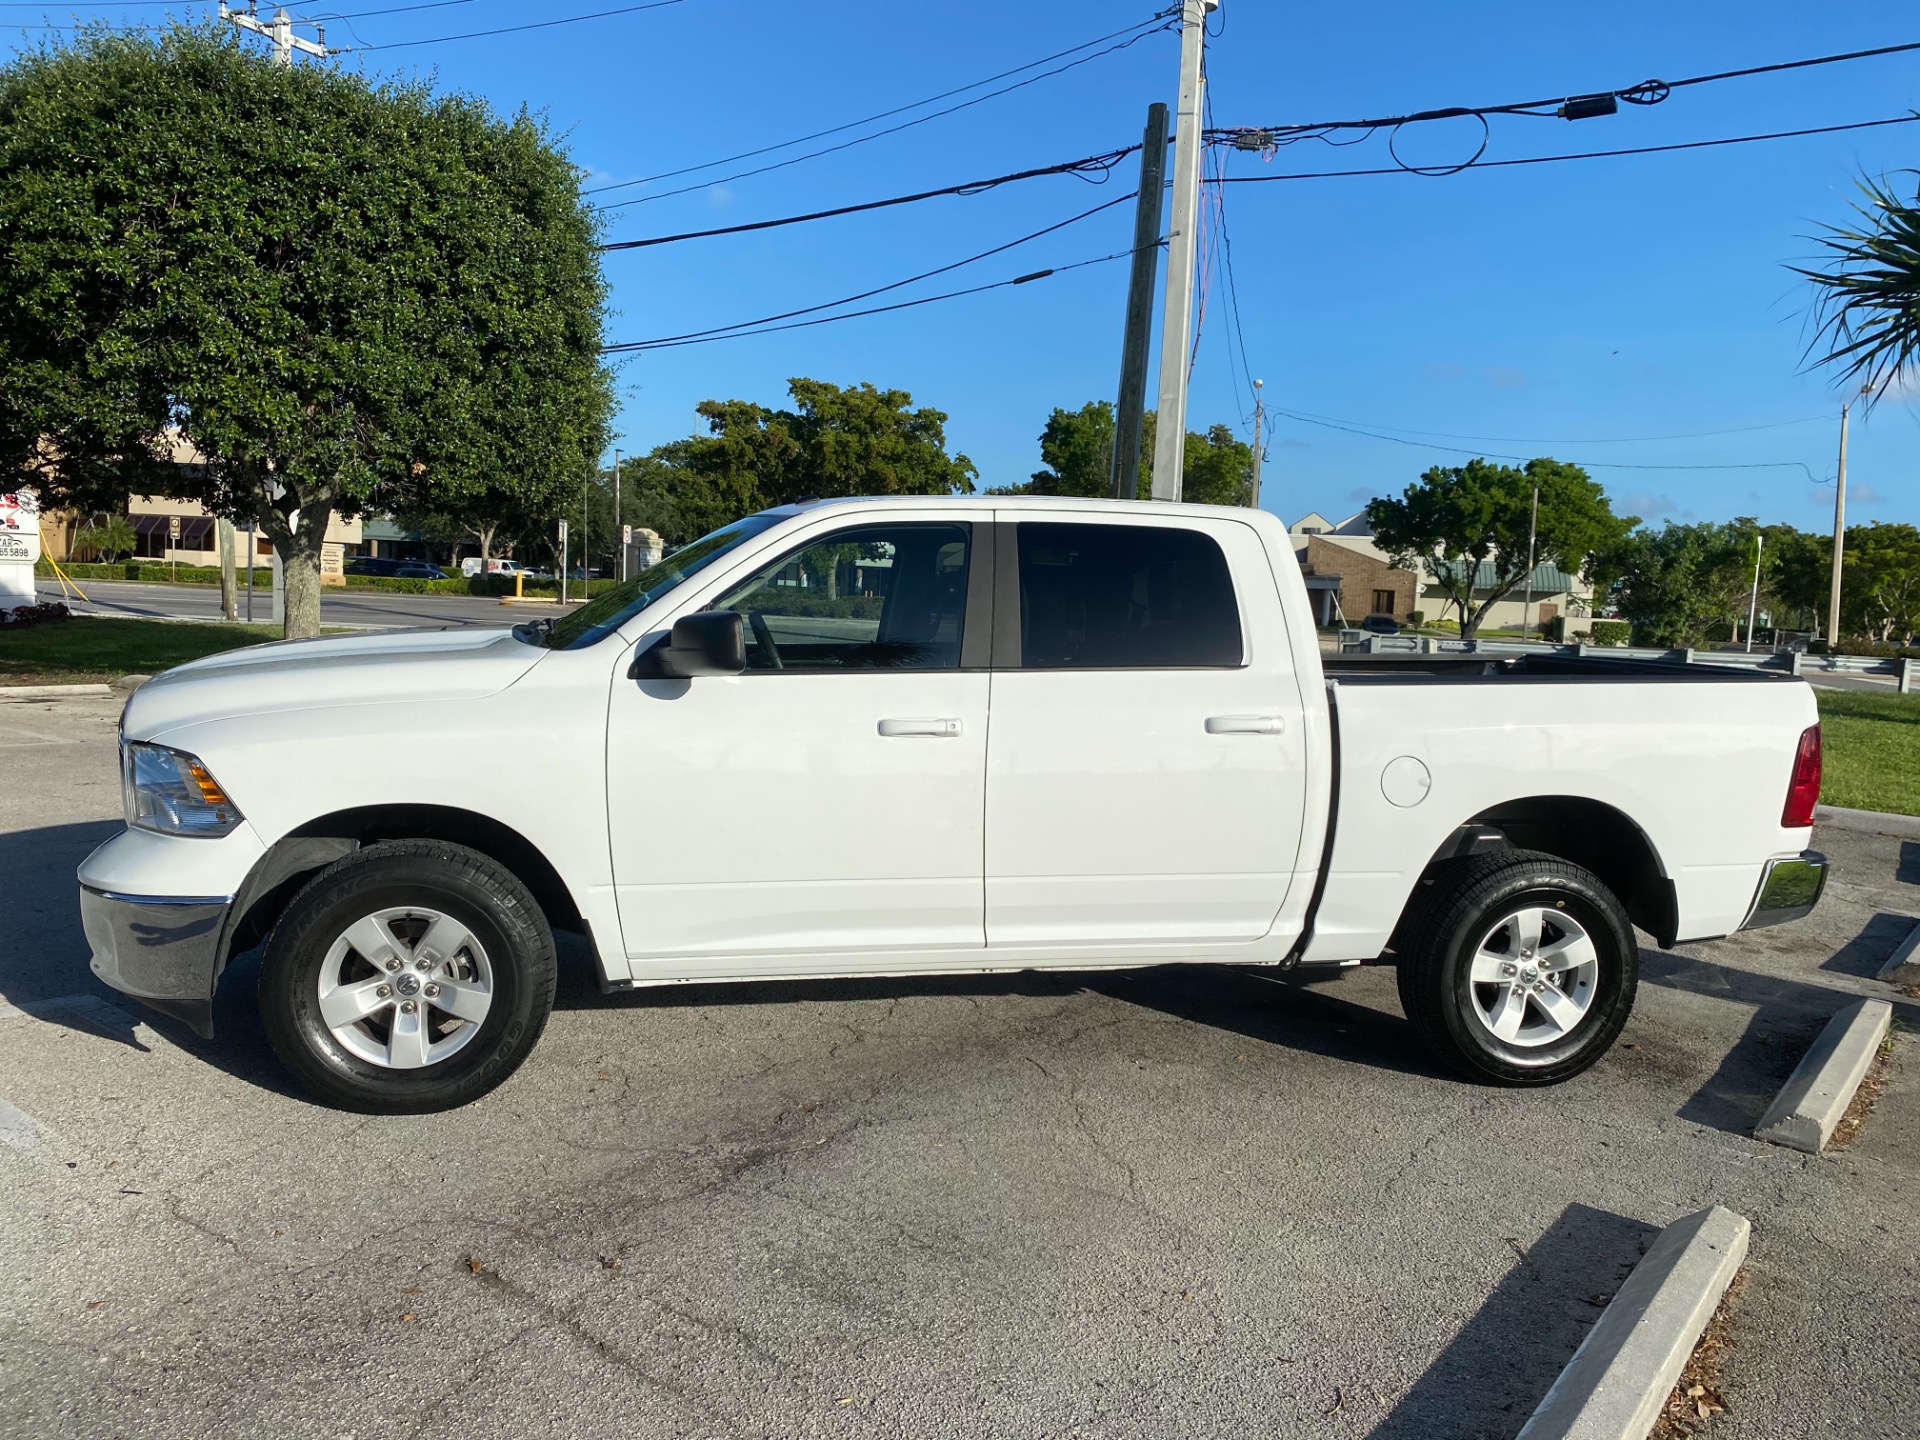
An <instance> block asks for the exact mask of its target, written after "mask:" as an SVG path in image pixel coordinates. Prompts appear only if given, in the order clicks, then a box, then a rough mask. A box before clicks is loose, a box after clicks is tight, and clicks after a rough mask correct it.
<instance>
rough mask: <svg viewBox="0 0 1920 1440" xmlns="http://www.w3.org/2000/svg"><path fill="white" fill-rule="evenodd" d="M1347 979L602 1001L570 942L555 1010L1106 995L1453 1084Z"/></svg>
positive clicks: (1003, 982) (811, 987) (667, 994)
mask: <svg viewBox="0 0 1920 1440" xmlns="http://www.w3.org/2000/svg"><path fill="white" fill-rule="evenodd" d="M1343 973H1345V972H1341V971H1336V970H1325V971H1322V972H1315V973H1313V974H1311V975H1309V974H1307V973H1306V972H1301V971H1295V972H1292V973H1289V974H1280V973H1278V972H1269V971H1264V970H1248V969H1244V968H1239V967H1234V966H1224V965H1223V966H1212V965H1166V966H1158V967H1154V968H1151V969H1141V970H1091V971H1072V970H1048V971H1034V970H1028V971H1011V972H1007V973H1004V974H997V975H919V976H915V975H909V976H891V977H878V978H874V979H856V980H771V981H751V982H743V983H727V984H697V985H674V986H659V987H652V986H649V987H645V988H642V989H637V990H621V991H615V992H614V993H613V994H611V995H603V994H601V993H600V990H599V987H598V986H597V984H596V983H595V982H594V979H593V962H592V959H591V957H590V956H589V955H587V953H586V951H585V947H584V946H582V945H580V944H579V943H578V942H576V941H573V940H572V939H571V937H569V938H568V939H566V940H563V942H562V945H561V973H560V987H559V992H558V994H556V996H555V997H554V1008H555V1009H556V1010H595V1009H606V1008H620V1009H624V1008H634V1009H651V1008H655V1007H691V1008H696V1009H697V1008H701V1007H705V1006H732V1005H791V1004H800V1003H813V1004H820V1003H828V1004H835V1003H858V1002H861V1001H872V1000H897V999H903V998H907V997H912V996H942V995H972V996H990V995H991V996H1008V995H1018V996H1031V997H1046V998H1065V997H1067V996H1071V995H1074V994H1077V993H1080V992H1088V993H1091V994H1095V995H1104V996H1107V997H1109V998H1110V999H1114V1000H1119V1001H1122V1002H1124V1003H1126V1004H1129V1005H1137V1006H1140V1007H1141V1008H1143V1009H1148V1010H1156V1011H1158V1012H1160V1013H1161V1014H1163V1015H1170V1016H1174V1017H1176V1018H1178V1019H1181V1020H1186V1021H1189V1022H1191V1023H1193V1024H1196V1025H1205V1026H1208V1027H1209V1028H1211V1029H1216V1030H1223V1031H1228V1032H1231V1033H1233V1034H1236V1035H1242V1036H1245V1037H1246V1038H1247V1039H1249V1040H1254V1041H1257V1042H1259V1043H1261V1044H1265V1045H1275V1046H1280V1047H1283V1048H1285V1049H1289V1050H1298V1051H1301V1052H1303V1053H1306V1054H1313V1055H1320V1056H1324V1057H1326V1058H1329V1059H1335V1060H1344V1061H1348V1062H1350V1063H1352V1064H1356V1065H1367V1066H1371V1067H1373V1068H1375V1069H1381V1070H1391V1071H1394V1072H1396V1073H1399V1074H1406V1075H1418V1076H1422V1077H1425V1078H1429V1079H1437V1080H1447V1081H1449V1082H1450V1083H1458V1081H1457V1077H1455V1076H1454V1075H1453V1074H1452V1072H1451V1071H1448V1070H1446V1069H1444V1068H1442V1067H1441V1066H1440V1065H1439V1064H1438V1063H1437V1062H1435V1061H1434V1060H1433V1059H1432V1058H1431V1057H1430V1056H1429V1055H1428V1054H1427V1052H1426V1050H1425V1048H1424V1047H1423V1046H1422V1045H1421V1044H1420V1042H1419V1040H1418V1039H1417V1038H1416V1037H1415V1036H1414V1034H1413V1030H1412V1027H1410V1026H1409V1025H1408V1024H1407V1022H1406V1021H1405V1020H1404V1019H1402V1018H1401V1016H1400V1015H1399V1013H1398V1012H1397V1011H1385V1010H1378V1009H1374V1008H1372V1007H1369V1006H1366V1005H1362V1004H1357V1003H1355V1002H1353V1001H1350V1000H1346V999H1342V998H1340V997H1338V996H1336V995H1333V994H1331V993H1328V991H1327V990H1326V989H1324V988H1321V985H1322V984H1324V982H1329V981H1333V980H1336V979H1338V978H1339V977H1340V975H1341V974H1343Z"/></svg>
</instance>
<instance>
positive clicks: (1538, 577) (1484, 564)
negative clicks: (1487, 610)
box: [1429, 560, 1577, 595]
mask: <svg viewBox="0 0 1920 1440" xmlns="http://www.w3.org/2000/svg"><path fill="white" fill-rule="evenodd" d="M1462 563H1464V562H1454V563H1452V564H1449V563H1447V562H1445V561H1436V562H1430V563H1429V569H1430V570H1435V571H1444V572H1445V573H1446V575H1447V576H1448V578H1452V577H1453V576H1455V575H1457V574H1459V566H1460V564H1462ZM1498 583H1499V582H1498V579H1497V571H1496V569H1495V567H1494V565H1493V562H1492V561H1490V560H1483V561H1481V562H1480V568H1479V569H1478V570H1477V571H1475V572H1474V577H1473V588H1474V589H1476V590H1491V589H1493V587H1494V586H1495V585H1496V584H1498ZM1520 583H1521V585H1523V586H1524V585H1525V584H1526V583H1527V582H1526V580H1525V579H1524V578H1523V579H1522V580H1521V581H1520ZM1576 583H1577V577H1575V576H1572V575H1569V574H1567V573H1566V572H1565V571H1564V570H1562V569H1560V567H1559V566H1557V565H1538V566H1535V567H1534V571H1533V593H1534V594H1536V595H1560V594H1564V593H1566V592H1568V591H1571V590H1572V589H1573V588H1574V586H1575V584H1576Z"/></svg>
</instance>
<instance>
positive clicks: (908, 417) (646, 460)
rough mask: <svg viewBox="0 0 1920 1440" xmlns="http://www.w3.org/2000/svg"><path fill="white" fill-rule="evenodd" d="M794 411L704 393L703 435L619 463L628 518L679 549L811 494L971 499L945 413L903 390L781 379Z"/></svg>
mask: <svg viewBox="0 0 1920 1440" xmlns="http://www.w3.org/2000/svg"><path fill="white" fill-rule="evenodd" d="M787 390H788V393H789V394H790V395H791V396H792V397H793V402H794V403H793V408H792V409H790V410H777V409H773V408H771V407H769V406H766V405H760V404H757V403H755V402H754V401H751V400H703V401H701V402H700V404H699V405H697V406H695V407H694V408H695V411H696V412H697V413H698V414H699V415H700V417H701V418H702V419H704V420H705V421H706V422H707V430H708V433H707V434H705V435H693V436H690V437H688V438H687V439H685V440H676V441H674V442H672V443H671V444H667V445H662V446H660V447H658V448H657V449H655V450H654V451H653V452H652V453H651V454H649V455H645V456H641V457H637V458H636V459H634V460H631V461H624V462H623V463H622V465H621V480H622V487H621V488H622V494H621V506H620V510H621V514H622V516H623V517H624V518H625V520H626V522H627V523H629V524H633V525H645V526H646V527H647V528H648V529H651V530H655V531H658V532H659V534H660V536H661V538H662V539H664V540H666V541H668V542H669V543H670V544H684V543H686V542H687V541H688V540H691V539H694V538H696V537H697V536H700V535H704V534H706V533H708V532H709V531H712V530H717V529H719V528H720V527H721V526H722V525H728V524H731V523H732V522H733V521H735V520H738V519H739V518H740V517H741V516H742V515H751V514H752V513H753V512H754V511H756V510H764V509H766V508H767V507H769V506H773V505H785V504H790V503H791V502H793V501H795V500H800V499H803V498H805V497H807V496H816V497H819V498H822V499H825V498H828V497H832V496H842V495H953V494H961V495H967V494H971V493H972V492H973V483H974V481H975V479H976V478H978V475H979V472H978V471H977V470H976V469H975V468H974V465H973V462H972V461H971V460H969V459H968V458H967V457H966V456H965V455H949V454H948V453H947V439H946V423H947V417H946V415H945V413H944V412H942V411H939V410H935V409H932V408H931V407H926V406H923V407H921V408H919V409H914V408H913V397H912V396H911V395H909V394H908V393H907V392H906V391H905V390H882V389H879V388H878V387H876V386H874V385H871V384H866V383H862V384H859V385H854V386H849V387H847V388H844V389H843V388H841V387H840V386H838V385H832V384H829V383H828V382H826V381H824V380H808V379H804V378H798V377H796V378H795V379H792V380H789V381H788V382H787Z"/></svg>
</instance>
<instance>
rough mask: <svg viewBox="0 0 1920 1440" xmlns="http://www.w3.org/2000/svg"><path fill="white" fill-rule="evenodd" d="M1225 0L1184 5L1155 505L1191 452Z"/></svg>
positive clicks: (1173, 496)
mask: <svg viewBox="0 0 1920 1440" xmlns="http://www.w3.org/2000/svg"><path fill="white" fill-rule="evenodd" d="M1219 4H1220V0H1180V105H1179V110H1178V111H1177V112H1176V114H1175V116H1174V124H1173V211H1172V215H1171V216H1170V228H1169V230H1168V234H1167V298H1166V304H1165V305H1164V306H1163V307H1162V309H1161V312H1160V414H1159V418H1158V419H1157V420H1156V421H1155V422H1154V423H1155V425H1156V427H1157V428H1156V429H1155V431H1154V437H1153V498H1154V499H1156V500H1178V499H1179V498H1180V489H1181V486H1180V481H1181V466H1182V464H1183V463H1184V461H1185V458H1186V448H1187V346H1188V344H1189V342H1190V339H1191V332H1192V330H1193V267H1194V256H1195V253H1196V250H1197V249H1198V246H1197V245H1196V243H1195V242H1196V241H1197V239H1198V237H1197V236H1196V235H1195V234H1194V231H1195V230H1196V229H1197V228H1198V226H1199V219H1200V156H1201V151H1202V148H1203V147H1202V141H1201V135H1200V131H1201V126H1202V124H1203V122H1202V120H1201V115H1202V111H1203V106H1204V101H1205V99H1206V83H1207V82H1206V76H1205V75H1204V74H1203V73H1202V71H1201V60H1202V58H1203V57H1204V55H1205V53H1206V45H1207V16H1208V15H1210V14H1212V13H1213V11H1214V10H1215V9H1217V8H1218V7H1219Z"/></svg>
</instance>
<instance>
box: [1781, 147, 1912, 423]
mask: <svg viewBox="0 0 1920 1440" xmlns="http://www.w3.org/2000/svg"><path fill="white" fill-rule="evenodd" d="M1903 173H1905V174H1907V175H1912V174H1914V173H1915V172H1913V171H1906V172H1903ZM1860 189H1861V191H1862V193H1863V194H1864V195H1865V197H1866V198H1865V200H1864V202H1862V203H1858V204H1856V205H1855V206H1854V207H1853V208H1854V212H1855V214H1857V215H1858V216H1859V217H1860V219H1859V222H1858V223H1857V225H1852V226H1843V225H1834V226H1829V227H1828V228H1827V231H1826V233H1825V234H1823V235H1818V236H1815V237H1814V240H1815V243H1817V244H1818V245H1819V246H1821V248H1822V249H1823V250H1824V251H1825V254H1824V255H1823V256H1822V257H1821V258H1822V259H1823V260H1824V261H1825V262H1826V268H1824V269H1806V268H1803V267H1801V266H1798V265H1794V266H1790V267H1789V268H1790V269H1792V270H1793V271H1794V272H1795V273H1796V274H1799V275H1803V276H1805V277H1806V278H1807V279H1808V280H1810V281H1812V282H1813V285H1814V287H1815V297H1814V312H1813V313H1814V323H1815V328H1814V332H1813V339H1812V340H1811V341H1810V342H1809V343H1808V346H1807V356H1808V358H1809V359H1810V360H1811V361H1812V363H1814V364H1816V365H1836V366H1839V367H1840V378H1841V381H1842V382H1843V385H1844V388H1846V389H1848V390H1852V389H1855V388H1858V389H1859V391H1860V392H1861V394H1862V396H1863V399H1864V402H1865V403H1866V404H1869V405H1870V404H1872V403H1873V402H1874V401H1875V400H1877V399H1879V398H1880V397H1881V396H1882V395H1884V394H1885V393H1886V392H1887V390H1888V389H1889V388H1890V387H1892V386H1894V385H1896V384H1898V383H1899V382H1900V381H1901V379H1902V377H1903V376H1904V377H1907V378H1913V377H1914V376H1915V375H1920V193H1916V195H1915V198H1914V199H1913V200H1911V201H1905V200H1901V199H1900V198H1898V197H1897V196H1896V195H1895V194H1894V193H1893V190H1892V188H1891V186H1890V185H1889V184H1888V183H1887V181H1886V180H1884V179H1881V180H1871V179H1865V180H1862V181H1861V182H1860Z"/></svg>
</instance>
